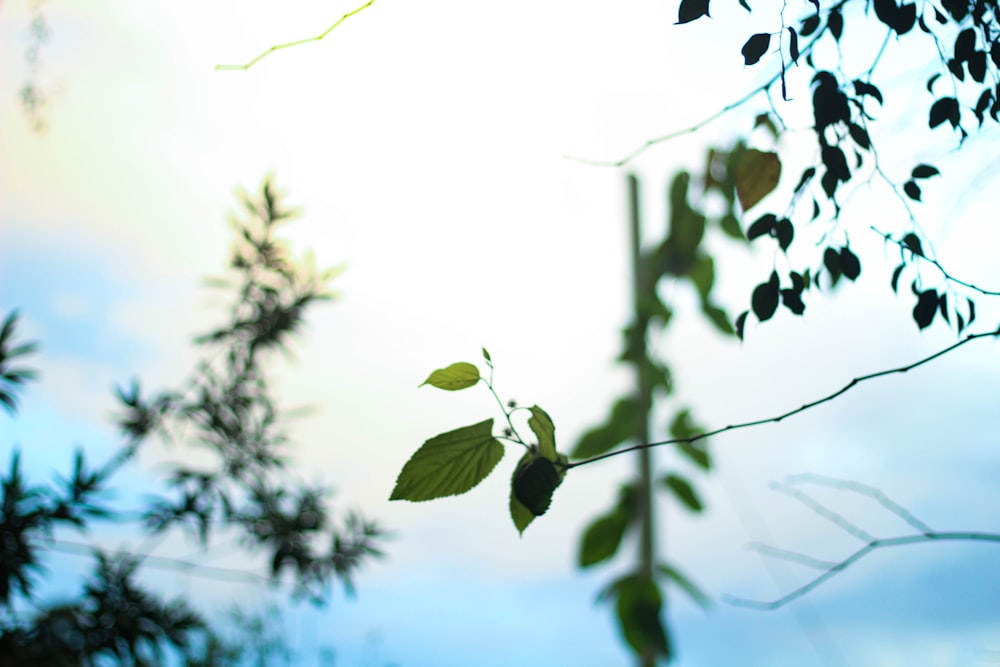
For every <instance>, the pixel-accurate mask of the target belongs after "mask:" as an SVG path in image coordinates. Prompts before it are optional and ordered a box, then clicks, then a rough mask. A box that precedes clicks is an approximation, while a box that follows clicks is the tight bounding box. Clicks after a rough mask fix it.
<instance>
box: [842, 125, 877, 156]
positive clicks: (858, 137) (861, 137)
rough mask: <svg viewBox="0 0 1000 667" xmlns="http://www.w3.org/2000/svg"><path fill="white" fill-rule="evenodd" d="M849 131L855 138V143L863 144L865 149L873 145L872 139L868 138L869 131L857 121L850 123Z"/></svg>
mask: <svg viewBox="0 0 1000 667" xmlns="http://www.w3.org/2000/svg"><path fill="white" fill-rule="evenodd" d="M847 131H848V132H850V133H851V139H854V143H856V144H857V145H858V146H861V147H862V148H864V149H865V150H868V149H869V148H871V147H872V142H871V139H869V138H868V132H866V131H865V128H863V127H861V126H860V125H858V124H857V123H848V125H847Z"/></svg>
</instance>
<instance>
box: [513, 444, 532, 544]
mask: <svg viewBox="0 0 1000 667" xmlns="http://www.w3.org/2000/svg"><path fill="white" fill-rule="evenodd" d="M533 458H534V454H532V453H531V452H526V453H525V454H524V456H522V457H521V460H520V461H518V462H517V466H516V467H515V468H514V474H513V475H511V478H510V518H511V520H512V521H513V522H514V527H515V528H517V532H518V534H520V535H524V529H525V528H527V527H528V525H529V524H531V522H532V521H534V520H535V515H534V514H532V513H531V510H529V509H528V508H527V507H525V506H524V505H523V504H522V503H521V501H520V500H518V499H517V496H515V495H514V481H515V480H516V479H517V475H518V473H519V472H521V470H522V468H524V467H525V466H527V465H528V463H530V462H531V460H532V459H533Z"/></svg>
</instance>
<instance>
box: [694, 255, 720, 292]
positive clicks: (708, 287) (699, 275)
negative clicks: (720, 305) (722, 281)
mask: <svg viewBox="0 0 1000 667" xmlns="http://www.w3.org/2000/svg"><path fill="white" fill-rule="evenodd" d="M690 278H691V282H692V283H693V284H694V286H695V289H697V290H698V294H699V295H701V299H702V301H704V300H706V299H708V294H709V292H711V291H712V286H713V285H714V284H715V262H713V261H712V258H711V257H709V256H708V255H704V254H701V253H698V256H697V257H696V258H695V261H694V266H693V267H691V273H690Z"/></svg>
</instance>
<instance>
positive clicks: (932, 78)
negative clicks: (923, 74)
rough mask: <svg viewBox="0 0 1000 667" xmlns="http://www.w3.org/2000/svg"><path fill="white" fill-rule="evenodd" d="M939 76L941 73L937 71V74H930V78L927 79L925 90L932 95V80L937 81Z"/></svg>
mask: <svg viewBox="0 0 1000 667" xmlns="http://www.w3.org/2000/svg"><path fill="white" fill-rule="evenodd" d="M940 78H941V74H940V73H938V74H935V75H933V76H931V78H929V79H927V92H928V93H930V94H932V95H933V94H934V90H933V88H934V82H935V81H937V80H938V79H940Z"/></svg>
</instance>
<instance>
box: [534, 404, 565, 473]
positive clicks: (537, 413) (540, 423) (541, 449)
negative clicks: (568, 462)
mask: <svg viewBox="0 0 1000 667" xmlns="http://www.w3.org/2000/svg"><path fill="white" fill-rule="evenodd" d="M530 410H531V417H529V418H528V427H529V428H530V429H531V431H532V432H533V433H534V434H535V437H536V438H538V453H539V454H541V455H542V456H544V457H545V458H547V459H548V460H549V461H552V462H555V461H556V460H557V459H558V457H559V454H558V452H556V436H555V434H556V427H555V426H554V425H553V424H552V419H551V418H550V417H549V415H548V413H547V412H545V410H542V409H541V408H540V407H538V406H537V405H532V406H531V408H530Z"/></svg>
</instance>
